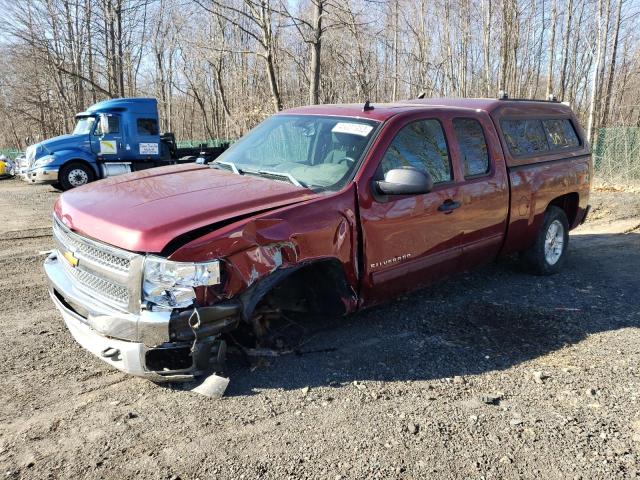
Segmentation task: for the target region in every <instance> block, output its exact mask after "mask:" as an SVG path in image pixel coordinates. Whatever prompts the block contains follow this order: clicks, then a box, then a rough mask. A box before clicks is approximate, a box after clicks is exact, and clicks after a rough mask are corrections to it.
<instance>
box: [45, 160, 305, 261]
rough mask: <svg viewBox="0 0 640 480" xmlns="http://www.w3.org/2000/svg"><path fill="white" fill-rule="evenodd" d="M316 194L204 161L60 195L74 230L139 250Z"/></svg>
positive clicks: (62, 214)
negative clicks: (204, 162) (214, 166)
mask: <svg viewBox="0 0 640 480" xmlns="http://www.w3.org/2000/svg"><path fill="white" fill-rule="evenodd" d="M313 196H314V193H313V192H312V191H311V190H308V189H306V188H300V187H296V186H294V185H290V184H288V183H285V182H280V181H274V180H269V179H265V178H260V177H255V176H250V175H236V174H234V173H232V172H227V171H224V170H216V169H212V168H209V167H207V166H203V165H196V164H188V165H181V166H170V167H160V168H154V169H150V170H145V171H142V172H137V173H133V174H127V175H122V176H118V177H113V178H109V179H106V180H101V181H99V182H96V183H91V184H89V185H85V186H84V187H80V188H76V189H73V190H70V191H68V192H66V193H64V194H63V195H61V196H60V198H59V199H58V201H57V202H56V205H55V207H54V210H55V214H56V215H57V217H58V218H59V219H61V220H62V221H63V222H64V223H65V224H66V225H67V226H68V227H69V228H71V229H72V230H74V231H76V232H78V233H80V234H83V235H86V236H89V237H92V238H95V239H97V240H100V241H102V242H105V243H108V244H111V245H114V246H116V247H120V248H124V249H126V250H131V251H137V252H160V251H162V249H163V248H164V247H165V246H166V245H167V244H168V243H169V242H170V241H171V240H173V239H174V238H176V237H178V236H179V235H182V234H185V233H188V232H190V231H192V230H195V229H197V228H201V227H205V226H208V225H212V224H215V223H218V222H225V221H232V220H233V219H234V218H235V217H239V216H246V215H251V214H252V213H257V212H260V211H265V210H269V209H273V208H277V207H281V206H285V205H289V204H292V203H295V202H300V201H303V200H307V199H309V198H311V197H313Z"/></svg>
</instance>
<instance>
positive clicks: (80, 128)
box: [73, 117, 96, 135]
mask: <svg viewBox="0 0 640 480" xmlns="http://www.w3.org/2000/svg"><path fill="white" fill-rule="evenodd" d="M95 123H96V117H78V123H76V128H74V129H73V134H74V135H87V134H89V133H91V131H92V130H93V125H94V124H95Z"/></svg>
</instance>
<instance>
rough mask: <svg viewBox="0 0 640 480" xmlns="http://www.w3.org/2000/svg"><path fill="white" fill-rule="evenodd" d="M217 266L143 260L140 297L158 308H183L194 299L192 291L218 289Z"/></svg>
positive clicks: (214, 262) (214, 264)
mask: <svg viewBox="0 0 640 480" xmlns="http://www.w3.org/2000/svg"><path fill="white" fill-rule="evenodd" d="M219 283H220V262H219V261H218V260H215V261H213V262H203V263H187V262H172V261H170V260H166V259H165V258H162V257H156V256H153V255H149V256H147V258H146V260H145V263H144V279H143V288H142V290H143V297H144V300H145V301H147V302H151V303H154V304H156V305H159V306H161V307H169V308H185V307H188V306H190V305H191V304H193V300H194V299H195V298H196V293H195V290H194V287H201V286H207V285H218V284H219Z"/></svg>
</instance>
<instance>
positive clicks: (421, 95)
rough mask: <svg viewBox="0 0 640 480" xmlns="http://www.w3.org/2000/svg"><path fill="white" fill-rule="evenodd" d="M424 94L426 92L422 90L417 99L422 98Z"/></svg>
mask: <svg viewBox="0 0 640 480" xmlns="http://www.w3.org/2000/svg"><path fill="white" fill-rule="evenodd" d="M425 96H426V92H425V91H424V90H423V91H422V92H421V93H420V95H418V99H419V100H422V99H423V98H424V97H425Z"/></svg>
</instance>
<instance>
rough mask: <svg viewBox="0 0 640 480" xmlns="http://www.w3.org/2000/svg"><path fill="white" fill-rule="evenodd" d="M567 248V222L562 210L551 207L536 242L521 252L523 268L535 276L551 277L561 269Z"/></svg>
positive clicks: (545, 215)
mask: <svg viewBox="0 0 640 480" xmlns="http://www.w3.org/2000/svg"><path fill="white" fill-rule="evenodd" d="M568 246H569V222H568V220H567V216H566V215H565V213H564V210H562V209H561V208H558V207H554V206H551V207H549V208H548V209H547V211H546V212H545V214H544V220H543V222H542V225H541V226H540V230H538V235H537V236H536V242H535V243H534V244H533V246H532V247H531V248H529V250H527V251H525V252H523V254H522V260H523V262H524V264H525V266H526V267H527V268H528V269H529V270H530V271H531V272H532V273H535V274H537V275H552V274H554V273H557V272H559V271H560V269H561V268H562V265H563V264H564V262H565V259H566V256H567V255H566V252H567V247H568Z"/></svg>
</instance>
